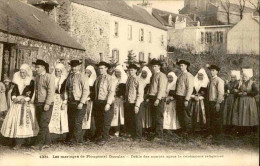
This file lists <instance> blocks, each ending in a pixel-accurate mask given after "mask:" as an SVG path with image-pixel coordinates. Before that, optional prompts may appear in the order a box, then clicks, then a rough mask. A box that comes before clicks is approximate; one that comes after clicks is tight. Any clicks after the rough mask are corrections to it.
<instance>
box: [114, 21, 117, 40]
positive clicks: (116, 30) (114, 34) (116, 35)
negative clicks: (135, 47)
mask: <svg viewBox="0 0 260 166" xmlns="http://www.w3.org/2000/svg"><path fill="white" fill-rule="evenodd" d="M114 35H115V36H116V37H118V22H115V34H114Z"/></svg>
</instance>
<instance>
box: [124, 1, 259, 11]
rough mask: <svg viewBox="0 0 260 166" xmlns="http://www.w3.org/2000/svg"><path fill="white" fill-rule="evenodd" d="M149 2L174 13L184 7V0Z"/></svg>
mask: <svg viewBox="0 0 260 166" xmlns="http://www.w3.org/2000/svg"><path fill="white" fill-rule="evenodd" d="M125 1H126V2H127V3H128V4H138V3H141V2H143V1H142V0H125ZM224 1H225V0H224ZM247 1H249V0H247ZM251 1H252V2H256V1H257V0H251ZM230 2H231V3H236V4H239V0H230ZM149 3H151V4H152V7H153V8H157V9H161V10H165V11H168V12H173V13H179V10H180V9H182V8H183V7H184V0H149ZM246 6H248V7H252V8H253V6H252V5H251V4H250V3H249V2H247V3H246Z"/></svg>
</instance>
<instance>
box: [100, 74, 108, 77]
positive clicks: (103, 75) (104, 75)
mask: <svg viewBox="0 0 260 166" xmlns="http://www.w3.org/2000/svg"><path fill="white" fill-rule="evenodd" d="M107 75H108V74H107V73H106V74H102V75H100V78H103V77H106V76H107Z"/></svg>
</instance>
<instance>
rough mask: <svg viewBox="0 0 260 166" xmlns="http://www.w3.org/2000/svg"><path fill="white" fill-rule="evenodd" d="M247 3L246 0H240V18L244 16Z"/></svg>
mask: <svg viewBox="0 0 260 166" xmlns="http://www.w3.org/2000/svg"><path fill="white" fill-rule="evenodd" d="M245 5H246V0H239V15H240V20H242V18H243V12H244V9H245Z"/></svg>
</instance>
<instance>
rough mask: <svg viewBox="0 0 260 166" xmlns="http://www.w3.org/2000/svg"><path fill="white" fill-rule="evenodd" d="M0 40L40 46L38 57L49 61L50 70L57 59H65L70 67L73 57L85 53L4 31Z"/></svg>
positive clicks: (0, 33)
mask: <svg viewBox="0 0 260 166" xmlns="http://www.w3.org/2000/svg"><path fill="white" fill-rule="evenodd" d="M0 42H7V43H13V44H14V45H20V46H25V47H37V48H39V49H38V55H37V58H39V59H43V60H45V61H46V62H48V63H49V65H50V70H52V69H53V67H54V65H55V62H56V60H57V59H65V64H66V66H67V68H69V66H68V65H67V62H69V61H70V60H71V59H82V58H83V57H84V55H85V51H82V50H77V49H72V48H67V47H63V46H59V45H56V44H50V43H45V42H41V41H36V40H32V39H28V38H24V37H20V36H16V35H10V34H9V35H7V34H6V33H4V32H0ZM1 54H2V53H1Z"/></svg>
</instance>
